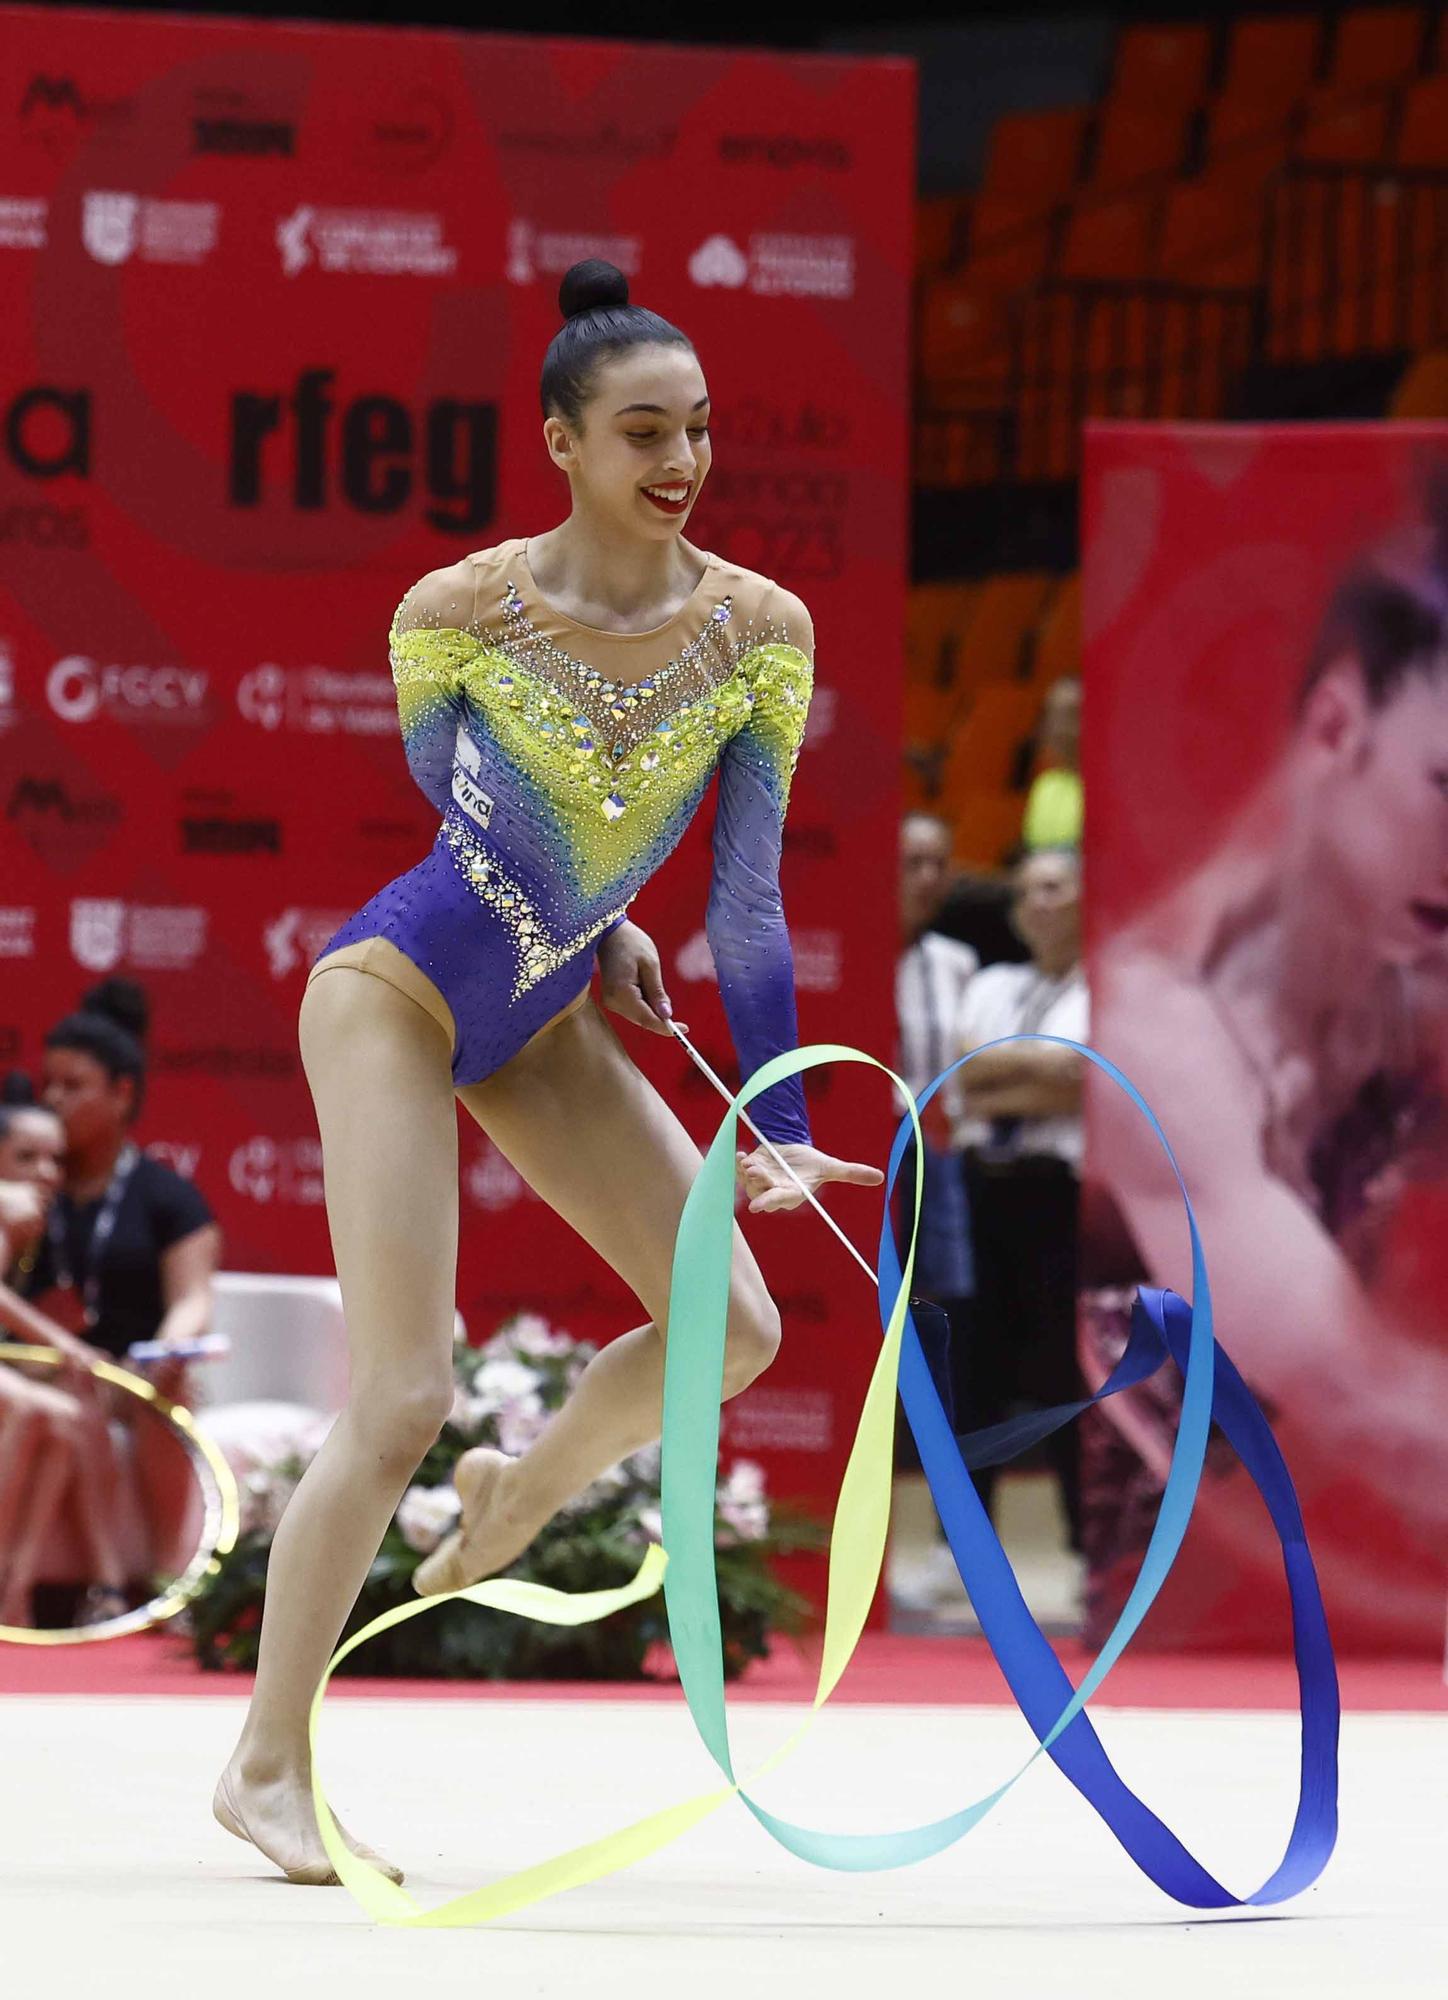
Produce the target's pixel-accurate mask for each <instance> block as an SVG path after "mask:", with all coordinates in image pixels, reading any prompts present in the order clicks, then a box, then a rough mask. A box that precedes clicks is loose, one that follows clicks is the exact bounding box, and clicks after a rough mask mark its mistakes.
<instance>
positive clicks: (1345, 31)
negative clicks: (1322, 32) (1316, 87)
mask: <svg viewBox="0 0 1448 2000" xmlns="http://www.w3.org/2000/svg"><path fill="white" fill-rule="evenodd" d="M1422 47H1423V12H1422V9H1421V8H1419V7H1356V8H1354V9H1352V11H1351V12H1349V13H1346V14H1341V15H1339V16H1338V23H1337V35H1336V38H1335V39H1334V41H1333V46H1332V77H1331V83H1332V87H1333V89H1334V90H1337V91H1348V90H1364V89H1368V88H1370V87H1371V86H1372V85H1373V84H1377V83H1398V82H1400V81H1401V80H1402V78H1404V77H1407V76H1411V75H1412V74H1413V72H1414V70H1415V69H1416V68H1417V67H1418V57H1419V55H1420V53H1421V51H1422Z"/></svg>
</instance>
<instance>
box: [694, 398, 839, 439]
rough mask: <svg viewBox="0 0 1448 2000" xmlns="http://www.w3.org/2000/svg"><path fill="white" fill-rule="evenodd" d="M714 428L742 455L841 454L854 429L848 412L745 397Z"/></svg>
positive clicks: (713, 423) (727, 411)
mask: <svg viewBox="0 0 1448 2000" xmlns="http://www.w3.org/2000/svg"><path fill="white" fill-rule="evenodd" d="M710 427H711V429H712V430H714V431H715V432H717V434H718V435H719V436H720V437H721V438H725V439H727V440H728V442H729V444H730V446H731V447H737V448H738V449H740V450H742V451H748V450H751V449H758V450H760V451H781V450H784V449H789V450H791V451H841V450H843V449H844V447H845V446H846V445H847V444H848V443H849V442H850V439H851V436H852V434H853V427H852V425H851V423H850V419H849V416H848V414H847V413H846V412H845V411H844V410H832V409H825V408H822V407H821V406H820V405H818V404H816V403H798V404H794V403H770V402H766V401H764V399H763V398H762V397H759V396H745V397H743V398H741V400H740V401H739V402H737V403H730V404H729V405H728V406H727V407H726V408H725V409H724V410H723V411H722V412H721V413H720V416H719V419H718V421H717V422H715V421H714V420H713V419H712V418H711V420H710Z"/></svg>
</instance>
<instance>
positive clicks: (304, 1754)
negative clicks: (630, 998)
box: [216, 966, 779, 1882]
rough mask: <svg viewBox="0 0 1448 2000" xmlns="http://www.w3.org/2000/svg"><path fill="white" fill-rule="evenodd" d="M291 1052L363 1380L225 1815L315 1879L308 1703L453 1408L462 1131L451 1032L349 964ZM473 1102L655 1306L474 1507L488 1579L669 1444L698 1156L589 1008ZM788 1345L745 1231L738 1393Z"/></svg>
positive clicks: (293, 1537)
mask: <svg viewBox="0 0 1448 2000" xmlns="http://www.w3.org/2000/svg"><path fill="white" fill-rule="evenodd" d="M301 1046H302V1060H303V1065H304V1067H305V1070H306V1074H307V1081H308V1083H309V1085H310V1087H311V1090H312V1095H313V1100H314V1102H315V1105H316V1110H317V1119H318V1125H319V1128H320V1131H321V1136H322V1152H323V1165H324V1171H325V1175H326V1187H327V1213H328V1220H329V1223H330V1227H331V1234H332V1244H333V1250H334V1254H335V1257H336V1263H337V1272H338V1276H339V1278H340V1280H341V1285H342V1295H343V1301H344V1304H345V1307H346V1313H347V1330H348V1336H349V1340H350V1342H351V1349H352V1375H351V1392H350V1399H349V1402H348V1405H347V1408H346V1409H345V1410H344V1411H343V1412H342V1414H341V1416H339V1418H338V1420H337V1422H336V1424H335V1425H334V1426H333V1428H332V1430H331V1432H330V1433H329V1435H328V1437H327V1439H326V1441H325V1443H324V1444H323V1446H322V1449H321V1451H320V1452H319V1453H318V1454H317V1456H316V1458H315V1459H314V1460H313V1461H312V1463H311V1465H310V1466H309V1467H308V1468H307V1472H306V1475H305V1477H304V1478H303V1479H302V1481H301V1483H300V1485H299V1486H298V1488H297V1491H296V1493H295V1494H294V1495H293V1497H292V1500H291V1502H290V1504H289V1505H288V1507H287V1510H286V1513H285V1515H284V1516H283V1519H282V1521H281V1524H280V1526H279V1528H278V1530H277V1534H276V1538H275V1540H274V1542H273V1544H272V1551H271V1561H270V1568H269V1572H268V1578H267V1593H266V1605H265V1615H264V1619H263V1625H262V1635H261V1648H260V1655H259V1658H258V1663H257V1678H256V1687H255V1691H254V1693H253V1696H252V1701H251V1706H250V1708H249V1710H248V1713H247V1718H246V1723H245V1725H244V1727H243V1730H242V1735H241V1738H240V1741H239V1742H238V1744H237V1747H236V1750H235V1751H234V1753H233V1755H232V1758H231V1760H230V1763H229V1764H228V1766H227V1769H226V1771H225V1772H224V1773H223V1776H222V1780H221V1782H220V1783H219V1785H218V1787H217V1799H216V1813H217V1817H218V1818H219V1819H221V1821H222V1823H223V1824H225V1825H228V1826H230V1827H231V1829H232V1830H233V1831H240V1832H243V1833H244V1834H245V1836H246V1837H247V1838H250V1839H252V1840H253V1841H254V1842H255V1844H256V1845H257V1846H258V1847H259V1848H261V1850H262V1851H263V1852H264V1853H266V1854H267V1855H269V1856H270V1857H271V1859H272V1860H274V1861H275V1862H277V1864H278V1865H279V1866H280V1867H281V1868H283V1870H284V1871H285V1872H286V1873H287V1874H288V1876H289V1877H290V1879H292V1880H294V1881H304V1882H305V1881H310V1882H326V1881H330V1880H335V1876H334V1875H333V1873H332V1870H331V1865H330V1863H329V1861H328V1859H327V1855H326V1850H325V1849H324V1848H323V1846H322V1842H321V1836H320V1834H319V1833H318V1832H317V1829H316V1823H315V1816H314V1811H313V1805H312V1796H311V1782H310V1753H309V1749H308V1743H307V1717H308V1711H309V1709H310V1705H311V1700H312V1695H313V1693H314V1691H315V1689H316V1686H317V1683H318V1681H319V1680H320V1678H321V1675H322V1673H323V1670H324V1669H325V1667H326V1664H327V1661H328V1660H329V1659H330V1657H331V1655H332V1653H333V1651H334V1650H335V1647H336V1643H337V1638H338V1635H339V1633H340V1632H341V1629H342V1625H343V1623H344V1621H345V1619H346V1616H347V1613H348V1611H349V1610H350V1608H351V1606H352V1604H353V1603H354V1601H355V1599H356V1596H357V1592H358V1590H359V1589H360V1588H361V1585H362V1582H363V1579H364V1578H365V1576H366V1573H367V1569H368V1565H369V1564H370V1563H371V1561H372V1558H373V1556H374V1555H375V1554H376V1551H377V1548H378V1545H379V1543H380V1542H381V1540H382V1536H383V1534H384V1532H385V1530H386V1527H387V1523H388V1521H389V1520H390V1518H391V1516H392V1513H393V1510H394V1509H395V1507H396V1505H397V1502H398V1500H399V1499H400V1498H401V1496H402V1494H403V1492H404V1491H405V1490H406V1488H407V1485H408V1483H409V1481H410V1480H411V1478H412V1475H413V1473H414V1471H415V1470H416V1467H417V1465H418V1463H419V1462H420V1460H421V1459H422V1457H423V1456H424V1454H425V1453H426V1451H427V1449H428V1447H429V1446H430V1445H431V1444H432V1442H433V1441H434V1439H435V1438H436V1436H437V1434H438V1431H439V1430H440V1429H441V1427H442V1424H443V1422H444V1421H445V1419H446V1418H447V1415H448V1412H449V1410H450V1408H451V1404H452V1339H453V1331H452V1329H453V1310H454V1289H455V1272H456V1248H457V1212H458V1210H457V1125H456V1112H455V1108H454V1096H453V1084H452V1076H451V1067H450V1062H451V1057H450V1049H449V1042H448V1037H447V1035H446V1034H445V1033H444V1031H443V1029H442V1027H441V1026H440V1025H439V1023H438V1021H437V1020H435V1019H434V1018H433V1016H432V1015H431V1014H430V1013H429V1012H427V1011H426V1010H425V1009H424V1008H423V1007H421V1006H419V1005H418V1004H417V1003H416V1002H415V1001H413V1000H411V999H409V998H408V997H407V995H406V994H404V993H402V992H399V991H398V990H396V989H395V988H394V987H392V986H391V985H389V984H388V983H387V982H386V981H384V980H382V979H379V978H376V977H374V976H372V975H371V974H370V973H368V972H363V971H360V970H357V969H356V968H354V967H347V966H338V967H334V968H330V969H328V970H326V971H325V972H322V973H321V974H319V975H318V976H316V977H314V979H313V980H312V983H311V984H310V985H309V987H308V989H307V993H306V997H305V999H304V1001H303V1004H302V1014H301ZM462 1095H463V1098H464V1102H465V1103H466V1104H467V1106H468V1109H469V1110H470V1111H472V1112H473V1114H474V1115H475V1116H477V1117H479V1118H480V1119H482V1120H484V1121H485V1124H486V1129H487V1130H488V1131H489V1132H490V1134H491V1135H492V1136H493V1137H494V1139H495V1140H496V1142H497V1143H498V1145H499V1146H500V1147H501V1148H502V1149H503V1151H504V1152H505V1153H506V1154H507V1155H508V1157H510V1158H511V1159H512V1160H513V1161H514V1163H515V1164H516V1165H517V1167H518V1168H519V1171H520V1172H522V1173H523V1174H524V1175H525V1176H526V1177H527V1179H528V1180H529V1181H530V1182H531V1184H532V1185H533V1187H534V1188H535V1189H536V1190H537V1191H538V1193H539V1194H540V1195H542V1196H543V1198H544V1199H545V1200H547V1201H548V1202H550V1203H551V1204H552V1206H553V1207H554V1208H555V1209H557V1211H558V1212H559V1213H560V1214H561V1215H563V1216H564V1217H565V1219H566V1220H568V1221H569V1222H571V1223H572V1224H573V1226H574V1227H575V1228H576V1229H577V1230H578V1231H579V1233H580V1234H581V1235H582V1236H583V1237H584V1238H585V1239H586V1240H587V1241H588V1242H589V1243H590V1244H592V1246H593V1247H594V1248H595V1249H596V1250H597V1251H598V1252H599V1254H600V1255H601V1256H603V1257H604V1258H606V1260H607V1261H608V1262H609V1263H610V1264H611V1265H612V1266H613V1268H614V1269H615V1270H616V1271H617V1272H618V1274H619V1276H620V1277H621V1278H622V1279H623V1280H624V1282H625V1283H626V1284H628V1285H629V1286H630V1288H631V1289H632V1290H634V1291H635V1293H636V1294H637V1295H638V1296H639V1298H640V1301H641V1303H642V1305H643V1309H644V1312H645V1313H646V1314H647V1315H648V1317H647V1319H646V1321H645V1323H644V1324H642V1325H640V1326H638V1327H636V1328H635V1329H633V1331H632V1332H630V1333H626V1334H624V1335H623V1336H622V1337H621V1338H620V1339H618V1340H616V1341H615V1342H613V1343H612V1344H611V1345H610V1346H609V1347H607V1348H605V1349H604V1350H603V1351H602V1352H601V1353H600V1354H599V1355H598V1356H597V1357H596V1359H595V1360H594V1361H593V1362H592V1363H591V1364H590V1366H589V1367H588V1369H587V1370H586V1372H585V1373H584V1375H583V1376H582V1377H581V1379H580V1381H579V1383H578V1386H577V1388H576V1389H575V1391H574V1394H573V1396H572V1397H571V1398H570V1401H569V1403H568V1405H567V1407H566V1408H565V1409H563V1410H561V1411H559V1412H558V1414H557V1415H556V1417H555V1418H554V1420H553V1423H552V1424H551V1425H550V1427H549V1429H548V1430H547V1431H546V1432H545V1433H544V1435H543V1436H542V1437H541V1438H540V1439H539V1440H538V1442H537V1444H536V1445H535V1446H534V1448H533V1450H532V1451H530V1452H529V1453H528V1454H527V1456H526V1458H524V1459H522V1460H519V1461H517V1462H516V1463H515V1462H512V1461H503V1464H502V1467H501V1468H500V1469H501V1470H502V1471H503V1472H504V1474H505V1477H504V1478H502V1479H499V1480H497V1481H496V1485H497V1488H498V1491H497V1493H496V1496H490V1500H491V1501H492V1502H493V1504H489V1505H488V1506H487V1507H486V1509H485V1519H482V1520H479V1519H478V1509H477V1508H475V1507H471V1508H469V1510H468V1515H469V1516H471V1517H472V1518H468V1516H465V1519H466V1520H467V1525H468V1527H469V1531H470V1539H469V1545H468V1549H467V1556H468V1560H469V1562H470V1564H472V1565H473V1566H476V1563H477V1561H478V1559H479V1555H480V1553H481V1554H482V1556H484V1557H485V1558H486V1559H487V1561H488V1562H489V1564H490V1566H491V1567H494V1568H496V1567H499V1566H501V1565H502V1564H505V1563H506V1562H508V1561H510V1560H511V1559H512V1557H513V1556H515V1555H516V1554H517V1553H518V1552H519V1550H520V1549H521V1548H522V1547H524V1546H525V1545H526V1543H527V1542H528V1541H529V1540H531V1539H532V1537H533V1535H534V1534H535V1533H536V1532H537V1530H538V1528H539V1527H541V1526H542V1524H543V1522H544V1521H546V1520H547V1519H548V1517H549V1515H550V1514H551V1513H552V1512H553V1511H554V1509H555V1508H556V1507H557V1506H558V1505H559V1504H560V1503H561V1502H562V1501H563V1500H564V1499H566V1498H568V1497H570V1496H571V1495H572V1494H574V1493H576V1492H578V1491H580V1490H581V1489H582V1488H583V1487H584V1486H586V1485H587V1484H588V1483H589V1481H590V1480H591V1479H593V1478H594V1477H595V1476H596V1475H597V1474H598V1473H599V1472H600V1471H602V1470H603V1469H604V1468H605V1467H606V1466H608V1465H611V1464H613V1463H615V1462H616V1461H617V1460H618V1459H619V1458H621V1457H623V1456H625V1455H626V1454H627V1453H628V1452H629V1451H631V1450H634V1449H636V1448H637V1447H638V1446H639V1445H641V1444H643V1443H645V1442H646V1441H647V1440H649V1439H650V1438H653V1437H656V1436H657V1435H658V1431H659V1425H660V1418H661V1407H662V1382H663V1362H662V1336H663V1327H664V1323H665V1316H666V1310H667V1303H668V1288H669V1273H670V1268H671V1263H672V1257H673V1245H674V1234H675V1230H676V1228H677V1224H678V1218H679V1215H680V1213H681V1211H682V1208H683V1204H684V1199H685V1197H686V1196H687V1194H688V1190H689V1187H690V1185H691V1183H692V1180H693V1177H694V1175H695V1173H696V1172H697V1170H698V1166H699V1158H700V1155H699V1151H698V1148H697V1147H696V1146H695V1145H694V1142H693V1141H692V1139H690V1137H689V1135H688V1133H687V1132H686V1131H685V1129H684V1127H683V1126H682V1125H681V1124H680V1123H679V1121H678V1119H677V1118H676V1117H675V1116H674V1114H673V1113H672V1111H670V1110H669V1108H668V1106H667V1105H666V1104H665V1103H664V1101H663V1100H662V1098H660V1097H659V1095H658V1093H657V1092H656V1091H655V1090H654V1089H653V1087H652V1085H651V1084H649V1083H648V1081H647V1080H646V1079H645V1078H644V1077H643V1075H642V1074H641V1073H640V1071H639V1070H638V1069H637V1067H636V1066H635V1064H634V1063H633V1062H631V1061H630V1059H629V1058H628V1056H627V1055H626V1053H625V1051H624V1049H623V1047H622V1045H621V1043H620V1042H619V1040H618V1037H617V1036H616V1035H615V1034H614V1033H613V1031H612V1029H611V1028H610V1027H609V1026H608V1025H607V1023H606V1022H605V1021H604V1019H603V1017H602V1015H601V1014H600V1013H599V1012H598V1010H597V1009H596V1008H595V1007H594V1006H593V1004H592V1003H591V1002H589V1003H587V1004H585V1005H584V1006H583V1007H582V1008H581V1009H579V1010H578V1011H577V1012H574V1013H572V1014H570V1015H568V1016H566V1017H565V1018H563V1019H562V1020H560V1021H558V1022H557V1023H556V1025H553V1026H550V1027H548V1028H547V1029H546V1030H545V1031H544V1032H542V1033H541V1034H539V1035H538V1036H537V1037H536V1038H535V1039H534V1041H533V1042H531V1043H530V1044H528V1045H527V1046H526V1047H525V1048H524V1049H523V1050H521V1051H520V1052H519V1054H518V1055H517V1056H515V1057H514V1058H513V1059H512V1061H511V1062H509V1063H507V1064H505V1065H504V1066H503V1067H502V1068H501V1069H500V1070H498V1071H497V1072H496V1074H495V1075H494V1076H493V1077H490V1078H489V1079H488V1080H487V1082H486V1083H485V1084H481V1085H477V1086H474V1087H472V1088H471V1089H469V1090H467V1091H465V1092H463V1093H462ZM384 1135H385V1137H384ZM778 1339H779V1322H778V1315H777V1313H776V1311H775V1308H774V1306H773V1304H772V1302H771V1301H770V1299H769V1297H768V1294H767V1292H766V1291H765V1288H764V1283H763V1279H762V1277H761V1276H760V1273H759V1271H758V1267H757V1266H756V1264H755V1262H754V1259H753V1257H752V1255H751V1254H750V1252H749V1250H748V1248H747V1246H746V1245H745V1243H744V1239H743V1236H742V1234H741V1233H739V1232H738V1231H737V1230H736V1241H735V1266H734V1283H733V1289H732V1292H731V1302H730V1322H729V1344H728V1349H727V1352H726V1364H725V1365H726V1384H725V1387H726V1391H727V1392H728V1393H731V1394H732V1393H734V1392H735V1391H737V1390H738V1389H741V1388H743V1387H744V1386H745V1384H746V1382H748V1381H750V1380H752V1379H753V1377H754V1375H756V1374H757V1373H758V1372H759V1370H760V1369H761V1368H763V1367H764V1366H766V1365H767V1363H768V1361H769V1360H770V1359H771V1358H772V1356H773V1354H774V1352H775V1349H776V1347H777V1345H778ZM488 1483H492V1482H488ZM479 1533H481V1534H482V1535H483V1536H485V1537H486V1538H487V1546H486V1548H485V1549H483V1550H482V1551H481V1552H480V1551H479V1550H478V1548H477V1547H476V1542H477V1536H478V1534H479ZM444 1547H445V1548H446V1547H447V1545H444ZM438 1553H439V1554H441V1553H443V1551H439V1552H438ZM347 1838H348V1839H349V1843H350V1844H352V1845H353V1846H354V1847H355V1846H356V1845H357V1843H356V1842H355V1841H352V1840H351V1836H350V1835H349V1836H347ZM362 1851H363V1852H366V1850H365V1849H364V1850H362ZM393 1872H394V1873H395V1872H396V1871H393Z"/></svg>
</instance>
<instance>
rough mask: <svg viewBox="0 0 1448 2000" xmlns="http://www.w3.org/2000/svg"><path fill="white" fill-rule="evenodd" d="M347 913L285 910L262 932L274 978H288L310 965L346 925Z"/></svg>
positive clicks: (339, 911) (343, 911)
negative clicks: (303, 966)
mask: <svg viewBox="0 0 1448 2000" xmlns="http://www.w3.org/2000/svg"><path fill="white" fill-rule="evenodd" d="M347 917H348V912H347V911H346V910H302V909H290V910H283V911H282V913H281V915H280V916H279V917H273V918H272V920H271V922H270V923H269V924H267V925H266V927H265V928H264V929H263V931H262V943H263V944H264V945H265V946H266V955H267V963H268V965H269V966H270V967H271V976H272V978H273V979H285V978H286V976H287V974H288V973H289V972H295V971H296V969H297V967H298V966H299V965H310V964H311V962H312V960H313V959H314V958H316V957H317V956H318V954H319V953H320V952H321V949H322V946H323V945H324V944H325V943H326V942H327V940H328V938H329V937H331V935H332V933H333V932H334V931H337V930H340V929H341V928H342V925H343V924H344V923H346V921H347Z"/></svg>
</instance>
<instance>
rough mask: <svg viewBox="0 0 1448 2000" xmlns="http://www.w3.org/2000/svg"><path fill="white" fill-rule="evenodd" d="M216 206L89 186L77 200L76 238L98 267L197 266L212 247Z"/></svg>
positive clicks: (217, 231)
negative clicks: (134, 259)
mask: <svg viewBox="0 0 1448 2000" xmlns="http://www.w3.org/2000/svg"><path fill="white" fill-rule="evenodd" d="M220 233H221V208H220V205H219V204H218V203H216V202H214V201H156V200H153V199H152V197H151V196H150V195H140V194H124V193H121V192H118V191H116V190H114V189H104V188H90V189H87V191H86V192H85V194H84V195H83V196H82V197H81V213H80V234H81V241H82V243H84V245H85V247H86V249H87V250H88V251H89V253H90V255H91V256H92V257H94V259H95V260H96V262H97V263H98V264H125V263H129V261H130V259H131V258H132V257H139V259H140V261H141V262H142V263H143V264H201V263H204V262H205V261H206V259H207V258H208V257H209V256H210V255H211V253H212V251H213V250H214V249H215V248H216V244H217V238H218V237H219V235H220Z"/></svg>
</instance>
